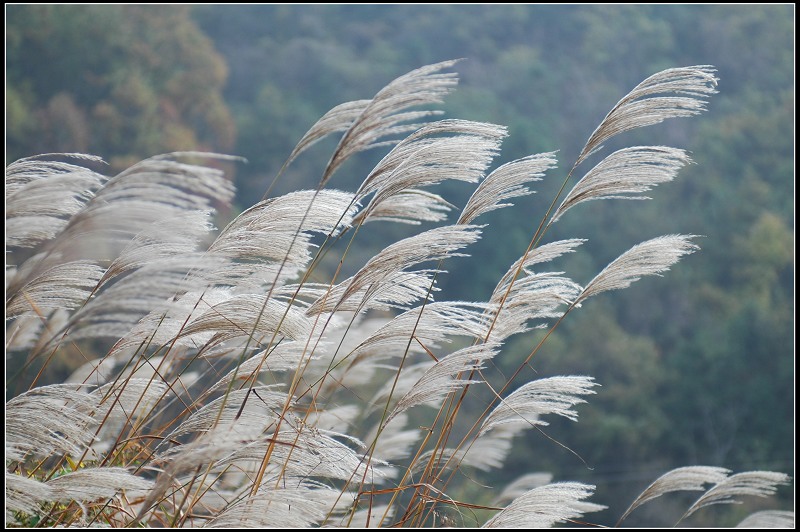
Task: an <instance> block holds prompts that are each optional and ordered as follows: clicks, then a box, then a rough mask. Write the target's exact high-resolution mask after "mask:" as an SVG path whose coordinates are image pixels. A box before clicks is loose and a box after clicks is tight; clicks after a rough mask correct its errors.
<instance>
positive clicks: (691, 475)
mask: <svg viewBox="0 0 800 532" xmlns="http://www.w3.org/2000/svg"><path fill="white" fill-rule="evenodd" d="M729 473H730V470H729V469H725V468H722V467H711V466H688V467H679V468H677V469H673V470H672V471H669V472H667V473H664V474H663V475H661V476H660V477H658V478H657V479H656V480H655V482H653V483H652V484H650V485H649V486H648V487H647V489H645V490H644V491H643V492H642V493H641V494H640V495H639V496H638V497H636V500H634V501H633V502H632V503H631V505H630V506H629V507H628V509H627V510H625V513H624V514H622V517H620V518H619V522H622V521H623V520H624V519H625V518H626V517H628V515H629V514H630V513H631V512H632V511H633V510H635V509H636V508H638V507H639V506H641V505H643V504H644V503H646V502H649V501H652V500H653V499H656V498H658V497H661V496H662V495H664V494H665V493H670V492H673V491H686V490H691V491H705V489H706V488H705V486H704V484H717V483H719V482H722V481H723V480H725V479H726V478H727V476H728V474H729Z"/></svg>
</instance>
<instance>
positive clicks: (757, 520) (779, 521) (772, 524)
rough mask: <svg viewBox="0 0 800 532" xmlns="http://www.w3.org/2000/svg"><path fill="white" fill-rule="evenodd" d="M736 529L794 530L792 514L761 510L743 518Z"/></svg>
mask: <svg viewBox="0 0 800 532" xmlns="http://www.w3.org/2000/svg"><path fill="white" fill-rule="evenodd" d="M736 528H794V512H783V511H779V510H763V511H761V512H755V513H752V514H750V515H748V516H747V517H745V518H744V519H743V520H742V522H741V523H739V524H738V525H736Z"/></svg>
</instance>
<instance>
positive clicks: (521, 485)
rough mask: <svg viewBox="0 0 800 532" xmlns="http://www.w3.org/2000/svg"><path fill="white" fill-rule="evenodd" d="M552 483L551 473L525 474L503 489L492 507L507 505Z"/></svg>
mask: <svg viewBox="0 0 800 532" xmlns="http://www.w3.org/2000/svg"><path fill="white" fill-rule="evenodd" d="M552 481H553V475H552V474H551V473H527V474H525V475H522V476H521V477H519V478H518V479H516V480H514V481H513V482H511V483H510V484H508V485H507V486H506V487H505V488H503V491H501V492H500V495H498V496H497V497H496V498H495V499H494V502H492V505H493V506H497V505H499V504H504V503H509V502H511V501H513V500H514V499H516V498H517V497H519V496H520V495H522V494H524V493H525V492H527V491H530V490H532V489H534V488H538V487H541V486H546V485H547V484H550V483H551V482H552Z"/></svg>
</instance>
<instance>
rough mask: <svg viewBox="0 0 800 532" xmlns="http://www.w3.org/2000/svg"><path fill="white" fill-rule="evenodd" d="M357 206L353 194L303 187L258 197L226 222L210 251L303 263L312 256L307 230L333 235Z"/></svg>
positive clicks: (350, 220) (228, 255)
mask: <svg viewBox="0 0 800 532" xmlns="http://www.w3.org/2000/svg"><path fill="white" fill-rule="evenodd" d="M356 208H357V204H356V202H355V201H354V198H353V194H352V193H350V192H342V191H338V190H322V191H313V190H302V191H297V192H292V193H289V194H286V195H284V196H280V197H278V198H272V199H268V200H265V201H261V202H259V203H257V204H256V205H254V206H252V207H250V208H249V209H247V210H246V211H244V212H243V213H241V214H240V215H239V216H237V217H236V219H235V220H233V221H232V222H231V223H230V224H228V226H227V227H226V228H225V229H223V230H222V232H221V233H220V235H219V236H218V237H217V239H216V241H215V242H214V243H213V244H212V245H211V246H210V247H209V252H211V253H218V254H221V255H224V256H226V257H230V258H236V259H251V260H252V259H257V258H264V259H270V260H273V261H278V262H280V261H283V260H286V261H287V262H289V263H290V264H297V265H299V266H304V265H305V264H306V262H307V261H308V260H310V258H311V257H310V255H309V252H308V250H307V247H308V245H309V233H322V234H327V233H332V234H333V235H334V236H335V235H336V234H338V233H339V232H340V231H341V230H342V229H344V228H346V227H349V226H350V224H351V223H352V220H353V216H354V215H355V210H356Z"/></svg>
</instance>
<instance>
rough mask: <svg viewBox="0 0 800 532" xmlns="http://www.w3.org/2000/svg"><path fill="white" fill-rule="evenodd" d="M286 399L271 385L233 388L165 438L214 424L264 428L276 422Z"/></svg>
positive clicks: (203, 428) (212, 427) (212, 426)
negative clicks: (240, 388)
mask: <svg viewBox="0 0 800 532" xmlns="http://www.w3.org/2000/svg"><path fill="white" fill-rule="evenodd" d="M285 402H286V394H285V393H283V392H279V391H276V390H275V387H274V386H256V387H254V388H252V389H244V390H234V391H231V392H230V393H229V394H227V395H226V396H223V397H219V398H217V399H215V400H213V401H211V402H210V403H208V404H206V405H204V406H203V407H201V408H200V409H199V410H198V411H197V412H194V413H193V414H192V415H191V416H190V417H189V418H188V419H187V420H185V421H184V422H183V423H181V424H180V426H178V427H177V428H176V429H175V430H174V431H173V432H172V433H171V434H170V435H169V437H168V438H167V440H170V439H174V438H177V437H179V436H183V435H186V434H190V433H193V432H209V431H211V430H213V429H214V428H215V426H216V425H218V424H219V425H225V426H232V425H234V424H241V425H243V426H249V427H257V428H258V430H259V431H263V430H265V429H266V428H267V427H269V426H270V425H271V424H273V423H275V421H277V418H278V416H277V413H278V412H280V410H281V409H282V407H283V405H284V403H285Z"/></svg>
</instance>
